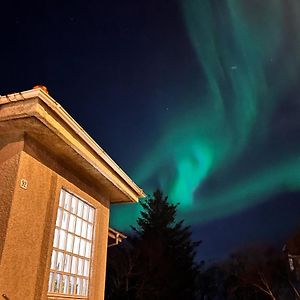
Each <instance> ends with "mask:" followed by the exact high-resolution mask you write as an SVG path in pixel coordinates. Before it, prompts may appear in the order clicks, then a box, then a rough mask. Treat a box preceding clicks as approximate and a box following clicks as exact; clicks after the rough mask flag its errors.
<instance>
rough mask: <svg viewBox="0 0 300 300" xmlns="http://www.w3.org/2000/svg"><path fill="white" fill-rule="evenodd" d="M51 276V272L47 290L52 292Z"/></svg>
mask: <svg viewBox="0 0 300 300" xmlns="http://www.w3.org/2000/svg"><path fill="white" fill-rule="evenodd" d="M53 276H54V274H53V273H52V272H51V273H50V276H49V282H48V292H52V284H53Z"/></svg>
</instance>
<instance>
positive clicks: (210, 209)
mask: <svg viewBox="0 0 300 300" xmlns="http://www.w3.org/2000/svg"><path fill="white" fill-rule="evenodd" d="M7 2H8V1H7ZM0 25H1V27H0V28H1V29H0V30H1V40H0V43H1V47H0V53H1V75H0V94H1V95H5V94H8V93H12V92H18V91H23V90H27V89H30V88H32V87H33V86H34V85H36V84H44V85H46V86H47V87H48V90H49V92H50V94H51V96H53V98H55V99H56V100H57V101H58V102H59V103H60V104H61V105H62V106H63V107H64V108H65V109H66V110H67V111H68V112H69V113H70V114H71V115H72V116H73V117H74V119H75V120H76V121H78V122H79V123H80V124H81V125H82V127H83V128H84V129H85V130H86V131H87V132H88V133H89V134H90V135H91V136H92V137H93V138H94V139H95V140H96V142H97V143H98V144H99V145H100V146H101V147H102V148H104V150H105V151H106V152H108V154H109V155H110V156H111V157H112V158H113V159H114V160H115V161H116V162H117V163H118V164H119V165H120V166H121V167H122V168H123V169H124V170H125V171H126V172H127V173H128V174H129V175H130V177H132V179H133V180H135V182H136V183H137V184H138V185H139V186H141V187H142V188H143V189H144V190H145V192H146V193H149V194H150V193H151V192H152V191H153V190H154V189H155V188H157V187H160V188H161V189H162V190H163V191H164V192H165V193H166V194H168V195H169V199H170V201H171V202H174V203H177V202H179V203H180V207H179V218H184V219H185V220H186V223H188V224H191V225H192V230H193V237H194V238H195V239H202V240H203V244H202V245H201V246H200V248H199V258H204V259H206V260H208V261H213V260H215V259H219V258H221V257H224V256H225V255H227V254H228V253H229V252H231V251H233V250H236V249H238V248H239V247H242V246H245V245H250V244H252V243H273V244H274V245H277V246H281V245H282V244H283V243H284V240H285V239H287V238H288V237H289V235H290V234H291V233H292V232H293V231H294V230H295V228H297V227H300V31H299V28H300V2H299V0H264V1H261V0H178V1H175V0H155V1H154V0H153V1H151V0H149V1H140V0H139V1H130V0H129V1H124V0H123V1H119V0H117V1H100V0H98V1H79V0H73V1H55V0H53V1H38V2H30V1H22V2H20V3H18V2H12V1H11V3H7V4H6V5H2V8H1V18H0ZM138 211H139V205H125V206H123V207H120V206H118V207H117V206H115V207H113V209H112V214H111V225H112V226H113V227H116V228H117V229H119V230H123V231H126V230H128V227H129V225H133V224H134V223H135V219H136V217H137V215H138Z"/></svg>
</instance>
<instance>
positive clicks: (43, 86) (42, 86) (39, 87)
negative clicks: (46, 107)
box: [33, 85, 49, 94]
mask: <svg viewBox="0 0 300 300" xmlns="http://www.w3.org/2000/svg"><path fill="white" fill-rule="evenodd" d="M33 88H34V89H42V90H43V91H44V92H45V93H47V94H49V92H48V89H47V87H46V86H45V85H35V86H34V87H33Z"/></svg>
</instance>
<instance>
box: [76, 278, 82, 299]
mask: <svg viewBox="0 0 300 300" xmlns="http://www.w3.org/2000/svg"><path fill="white" fill-rule="evenodd" d="M81 290H82V279H81V278H76V287H75V294H76V295H81Z"/></svg>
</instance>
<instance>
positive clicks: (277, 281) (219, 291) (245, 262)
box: [200, 247, 299, 300]
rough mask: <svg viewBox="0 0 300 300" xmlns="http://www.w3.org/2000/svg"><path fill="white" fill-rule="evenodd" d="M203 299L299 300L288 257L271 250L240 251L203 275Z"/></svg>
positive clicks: (262, 248)
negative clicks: (290, 275) (289, 268)
mask: <svg viewBox="0 0 300 300" xmlns="http://www.w3.org/2000/svg"><path fill="white" fill-rule="evenodd" d="M202 277H203V278H204V279H202V280H201V282H202V285H204V286H203V287H202V288H201V292H202V298H200V299H201V300H202V299H203V300H204V299H205V300H212V299H213V300H215V299H222V300H223V299H227V300H268V299H272V300H291V299H299V298H298V294H297V293H298V291H297V289H296V287H295V285H294V284H293V283H292V281H291V279H290V278H289V270H288V265H287V260H286V258H285V257H284V256H283V255H282V253H281V252H279V251H277V250H276V249H274V248H271V247H252V248H247V249H244V250H240V251H238V252H236V253H234V254H233V255H231V256H230V257H229V258H228V259H227V260H225V261H223V262H220V263H218V264H216V265H214V266H211V267H209V268H208V269H207V270H205V271H204V272H202Z"/></svg>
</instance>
